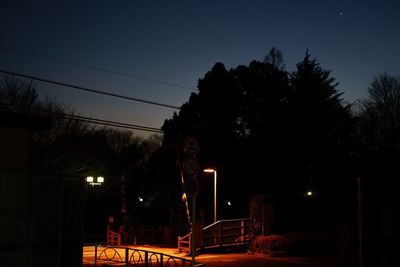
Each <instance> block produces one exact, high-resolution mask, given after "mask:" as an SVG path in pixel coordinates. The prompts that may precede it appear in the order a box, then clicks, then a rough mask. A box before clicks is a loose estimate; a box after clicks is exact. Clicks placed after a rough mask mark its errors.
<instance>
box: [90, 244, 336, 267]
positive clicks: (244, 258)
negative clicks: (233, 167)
mask: <svg viewBox="0 0 400 267" xmlns="http://www.w3.org/2000/svg"><path fill="white" fill-rule="evenodd" d="M131 247H132V248H136V249H142V250H148V251H157V252H160V253H163V254H166V255H173V256H176V257H182V258H187V259H191V258H190V257H187V256H186V255H185V254H183V253H178V252H177V249H176V248H164V247H157V246H131ZM117 251H119V253H120V254H121V255H124V250H123V249H119V250H117ZM122 257H123V256H122ZM93 263H94V247H93V246H87V247H84V249H83V264H84V266H91V265H92V264H93ZM196 263H204V264H206V266H207V267H232V266H234V267H249V266H251V267H337V266H338V264H337V261H336V260H335V259H334V258H307V257H267V256H264V255H252V254H247V253H229V254H222V253H218V254H216V253H213V254H202V255H199V256H197V257H196Z"/></svg>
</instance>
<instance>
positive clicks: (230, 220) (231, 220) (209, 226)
mask: <svg viewBox="0 0 400 267" xmlns="http://www.w3.org/2000/svg"><path fill="white" fill-rule="evenodd" d="M247 220H250V219H249V218H243V219H228V220H219V221H216V222H215V223H212V224H210V225H208V226H206V227H204V228H203V230H206V229H208V228H211V227H213V226H214V225H217V224H219V223H224V222H237V221H247Z"/></svg>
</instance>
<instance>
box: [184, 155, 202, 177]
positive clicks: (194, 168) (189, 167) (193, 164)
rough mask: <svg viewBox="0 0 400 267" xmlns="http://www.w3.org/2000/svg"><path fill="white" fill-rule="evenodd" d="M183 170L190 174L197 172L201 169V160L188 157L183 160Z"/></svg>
mask: <svg viewBox="0 0 400 267" xmlns="http://www.w3.org/2000/svg"><path fill="white" fill-rule="evenodd" d="M182 167H183V172H184V173H185V174H186V175H188V176H193V175H195V174H197V173H198V172H199V170H200V164H199V161H198V160H197V159H195V158H193V157H189V158H186V159H185V160H184V161H183V166H182Z"/></svg>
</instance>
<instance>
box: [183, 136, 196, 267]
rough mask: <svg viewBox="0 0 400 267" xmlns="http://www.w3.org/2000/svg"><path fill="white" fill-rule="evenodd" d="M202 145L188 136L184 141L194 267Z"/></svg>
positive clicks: (186, 186) (185, 185) (184, 167)
mask: <svg viewBox="0 0 400 267" xmlns="http://www.w3.org/2000/svg"><path fill="white" fill-rule="evenodd" d="M199 150H200V145H199V142H198V141H197V138H196V137H194V136H188V137H186V138H185V140H184V141H183V151H184V152H185V154H186V155H187V156H188V157H187V158H185V160H184V161H183V163H182V169H183V173H184V174H185V184H184V190H185V193H186V194H187V195H188V196H190V197H192V235H191V244H190V248H191V249H190V250H191V251H190V253H191V255H192V267H193V266H194V265H195V264H196V255H195V253H196V195H197V193H198V189H199V185H198V181H197V173H198V172H199V170H200V164H199V161H198V160H197V154H198V153H199Z"/></svg>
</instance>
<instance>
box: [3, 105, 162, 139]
mask: <svg viewBox="0 0 400 267" xmlns="http://www.w3.org/2000/svg"><path fill="white" fill-rule="evenodd" d="M1 109H2V110H6V111H11V112H14V113H18V112H21V111H23V110H27V111H29V112H30V113H32V114H47V115H55V116H57V117H59V118H62V119H67V120H75V121H82V122H87V123H93V124H99V125H104V126H112V127H118V128H124V129H130V130H138V131H146V132H153V133H163V131H162V130H161V129H160V128H155V127H149V126H143V125H137V124H131V123H125V122H117V121H112V120H104V119H98V118H92V117H86V116H81V115H74V114H68V113H64V112H57V111H49V110H43V109H37V108H25V109H23V110H21V109H19V108H18V107H16V106H3V107H2V108H1Z"/></svg>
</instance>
